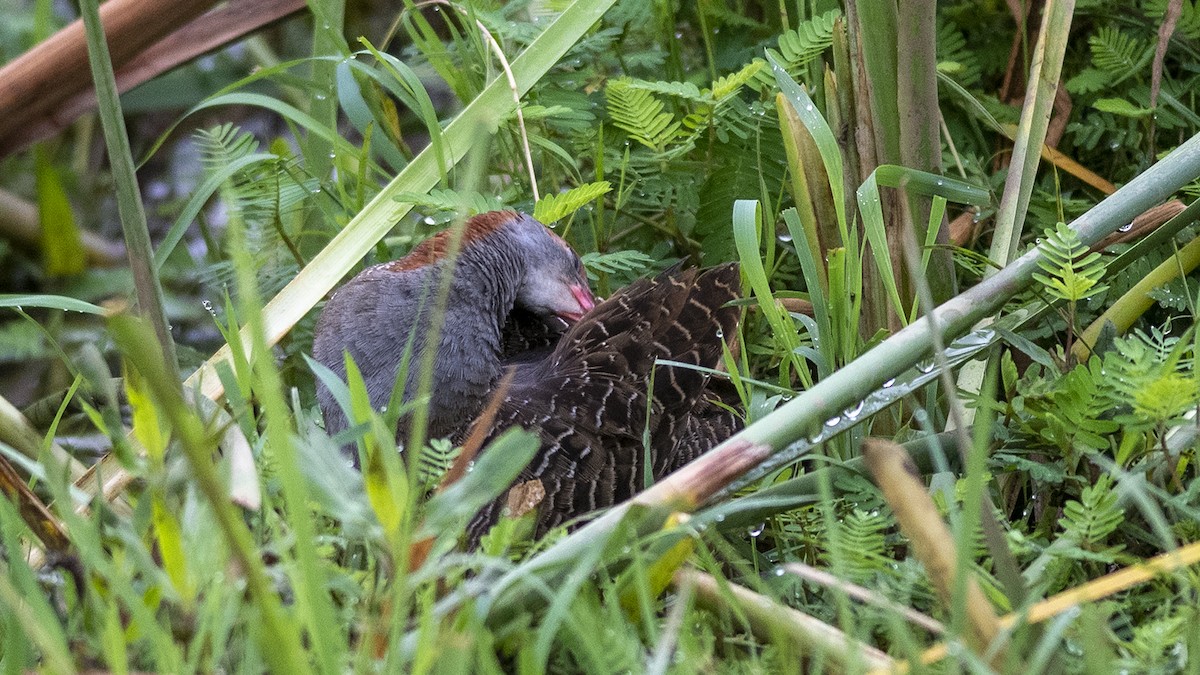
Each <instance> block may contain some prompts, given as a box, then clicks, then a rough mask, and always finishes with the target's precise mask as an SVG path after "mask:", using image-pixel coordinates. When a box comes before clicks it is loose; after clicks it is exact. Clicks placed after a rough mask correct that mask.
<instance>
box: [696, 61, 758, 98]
mask: <svg viewBox="0 0 1200 675" xmlns="http://www.w3.org/2000/svg"><path fill="white" fill-rule="evenodd" d="M766 65H767V62H766V61H763V60H762V59H756V60H754V61H751V62H750V63H747V64H746V65H744V66H742V68H741V70H738V71H737V72H736V73H730V74H728V75H724V76H722V77H718V78H717V79H716V80H714V81H713V83H712V88H711V89H710V91H711V92H712V98H713V99H715V100H717V101H720V100H722V99H724V98H726V97H728V96H733V95H734V94H736V93H737V92H738V90H740V89H741V88H742V87H744V86H746V85H747V84H749V83H750V81H751V80H753V79H754V77H755V76H756V75H758V73H759V71H761V70H762V69H763V68H764V67H766Z"/></svg>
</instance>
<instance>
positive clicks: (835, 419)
mask: <svg viewBox="0 0 1200 675" xmlns="http://www.w3.org/2000/svg"><path fill="white" fill-rule="evenodd" d="M841 421H842V418H841V417H840V416H839V415H834V416H833V417H830V418H829V419H827V420H825V426H827V427H836V426H837V425H838V423H839V422H841Z"/></svg>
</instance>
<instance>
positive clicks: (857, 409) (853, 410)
mask: <svg viewBox="0 0 1200 675" xmlns="http://www.w3.org/2000/svg"><path fill="white" fill-rule="evenodd" d="M865 404H866V401H859V402H858V405H852V406H850V407H849V408H846V410H845V411H844V412H843V414H844V415H845V416H846V419H848V420H852V419H856V418H857V417H858V416H859V415H861V414H862V411H863V406H864V405H865Z"/></svg>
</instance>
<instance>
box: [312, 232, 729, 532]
mask: <svg viewBox="0 0 1200 675" xmlns="http://www.w3.org/2000/svg"><path fill="white" fill-rule="evenodd" d="M450 236H451V235H450V234H448V233H441V234H438V235H435V236H434V237H432V238H430V239H428V240H426V241H425V242H423V243H422V244H420V245H418V246H417V247H416V248H414V249H413V251H412V252H410V253H409V254H408V255H407V256H405V257H404V258H401V259H399V260H397V261H394V262H391V263H384V264H382V265H377V266H375V267H372V268H369V269H367V270H365V271H364V272H362V273H361V274H359V275H358V276H357V277H355V278H354V279H352V280H351V281H350V282H348V283H347V284H346V285H345V286H343V287H342V288H341V289H339V290H338V291H336V292H335V293H334V294H333V295H332V296H331V297H330V299H329V300H328V302H327V303H326V306H325V308H324V310H323V311H322V313H321V316H320V317H319V319H318V321H317V327H316V335H315V339H314V349H313V352H314V356H315V358H316V360H317V361H319V362H320V363H322V364H323V365H325V366H327V367H329V368H330V369H332V370H333V371H334V372H335V373H337V374H338V375H339V376H341V377H344V376H345V368H344V365H343V353H345V352H348V353H349V354H350V355H351V356H352V357H353V358H354V360H355V362H356V363H357V364H358V367H359V369H360V371H361V372H362V373H363V377H364V380H365V382H366V384H367V391H368V393H369V394H370V398H371V403H372V405H373V406H375V407H376V408H378V407H380V406H382V405H384V404H386V403H387V402H388V400H389V398H390V395H391V391H392V387H393V383H394V382H395V381H396V378H397V372H398V370H399V369H400V368H401V361H402V359H403V356H404V353H405V350H406V349H407V348H408V347H407V345H408V344H409V343H410V342H411V343H412V345H413V346H412V348H411V351H412V356H411V357H410V359H409V360H410V362H411V363H414V364H415V363H419V362H420V361H419V356H418V355H419V354H423V353H424V350H425V348H426V346H427V345H426V343H425V340H426V338H427V336H428V332H429V331H428V328H429V315H430V310H429V306H430V304H431V303H432V300H431V297H432V293H433V290H432V289H435V288H436V287H437V285H438V282H439V281H440V280H442V279H443V275H445V274H446V273H448V272H449V271H450V265H451V264H453V265H454V267H453V276H452V278H451V281H450V292H449V295H448V300H447V302H446V321H445V323H444V326H443V329H442V331H441V334H440V336H439V338H438V342H437V345H436V349H435V352H434V357H433V369H432V386H431V392H432V395H431V398H430V400H429V402H428V405H429V436H431V437H448V438H450V439H451V440H452V441H454V442H456V443H461V442H462V441H463V440H464V439H465V438H467V437H468V436H470V437H471V438H472V439H473V440H474V439H476V438H481V439H483V443H482V444H481V446H480V447H483V448H485V450H484V452H486V451H487V450H486V448H487V444H488V443H489V442H490V441H491V440H494V439H495V438H497V437H498V436H499V435H500V434H502V433H503V432H504V431H505V430H507V429H509V428H511V427H522V428H524V429H527V430H529V431H531V432H533V433H534V434H535V436H536V437H537V439H538V441H539V444H540V447H539V448H538V450H537V451H536V453H535V454H534V457H533V459H532V461H531V462H530V463H529V464H528V465H527V466H526V467H525V468H524V469H523V470H522V471H521V472H520V474H519V475H518V477H517V479H516V480H515V481H514V482H513V485H512V487H513V489H514V491H515V489H516V488H517V487H519V486H527V485H530V484H537V485H538V487H539V490H538V491H537V492H536V494H538V495H540V496H539V497H538V498H537V499H536V500H535V501H536V505H535V508H536V511H537V515H536V519H535V525H536V526H535V536H542V535H544V534H545V533H546V532H548V531H550V530H551V529H553V528H554V527H557V526H559V525H562V524H565V523H569V522H571V521H573V520H575V519H576V518H577V517H578V516H581V515H583V514H585V513H587V512H591V511H594V510H596V509H600V508H603V507H607V506H611V505H612V504H616V503H618V502H621V501H624V500H625V499H628V498H629V497H631V496H633V495H634V494H635V493H636V492H638V491H639V490H640V488H641V487H642V486H643V484H644V476H645V474H646V472H647V471H646V470H647V468H649V473H650V474H651V475H652V476H653V477H654V478H655V479H656V480H657V479H659V478H661V477H663V476H665V475H666V474H668V473H670V472H672V471H674V470H675V469H676V468H678V467H680V466H682V465H683V464H686V463H687V462H689V461H691V460H692V459H694V458H695V457H696V456H698V455H699V454H701V453H702V452H704V451H706V450H708V449H709V448H711V447H712V446H714V445H716V444H717V443H718V442H720V441H721V440H724V439H725V438H727V437H729V436H730V435H732V434H733V433H734V432H736V431H737V430H738V429H739V428H740V426H741V418H740V416H739V415H738V414H737V413H736V412H735V407H736V403H737V401H736V399H737V396H736V394H735V393H733V392H731V391H730V388H729V387H727V386H724V385H725V384H727V383H722V382H720V381H718V380H714V379H713V378H711V376H710V375H709V374H708V373H707V372H706V371H705V370H702V369H714V368H718V367H719V366H720V365H721V363H722V354H723V350H724V348H725V347H724V343H725V342H726V341H732V339H733V337H734V336H735V335H736V332H737V326H738V321H739V318H740V310H739V309H738V308H737V307H736V306H732V305H730V304H729V303H730V301H732V300H735V299H737V298H739V297H741V285H740V272H739V270H738V267H737V265H736V264H734V263H727V264H725V265H720V266H717V267H713V268H709V269H706V270H700V269H696V268H690V269H684V268H683V267H682V266H681V265H676V266H674V267H671V268H669V269H667V270H666V271H664V272H662V273H660V274H658V275H656V276H654V277H649V278H644V279H639V280H637V281H635V282H633V283H632V284H630V285H629V286H626V287H625V288H623V289H621V290H619V291H617V292H616V293H615V294H614V295H613V296H612V297H610V298H608V299H607V300H604V301H602V302H599V303H597V302H596V298H595V297H594V296H593V295H592V294H591V291H590V290H589V288H588V285H587V276H586V273H585V271H584V269H583V266H582V264H581V262H580V259H579V257H578V255H577V254H575V253H574V251H572V250H571V248H570V247H569V246H568V245H567V244H566V242H564V241H563V240H562V239H561V238H559V237H558V236H557V235H555V234H554V233H553V232H552V231H551V230H549V229H548V228H546V227H545V226H544V225H542V224H541V223H539V222H538V221H536V220H535V219H533V218H532V217H530V216H528V215H525V214H520V213H517V212H515V211H498V212H489V213H484V214H480V215H477V216H475V217H473V218H471V219H469V220H468V221H467V222H466V223H465V225H464V228H463V231H462V239H461V248H460V252H459V254H458V256H457V260H456V262H455V263H451V261H450V259H449V258H447V252H448V251H449V246H450V239H449V237H450ZM663 360H666V361H674V362H678V363H682V364H686V365H688V366H697V367H699V368H688V367H679V366H676V365H669V366H668V365H664V364H661V363H659V361H663ZM416 371H417V369H416V368H410V372H409V373H408V377H407V380H406V382H405V383H404V386H405V389H404V400H405V401H410V400H412V397H413V396H415V394H416ZM506 373H508V374H510V375H511V377H510V378H509V381H508V384H507V387H506V388H505V389H504V390H503V391H502V392H501V393H500V395H498V396H497V397H496V401H494V402H493V401H492V397H493V395H494V394H495V393H496V388H497V384H498V383H499V382H500V380H501V378H503V377H504V376H505V374H506ZM317 397H318V401H319V403H320V405H321V408H322V412H323V413H324V415H325V420H326V430H327V431H328V432H329V433H330V434H331V435H332V434H336V433H339V432H341V431H343V430H344V429H345V428H346V419H345V415H344V413H343V412H342V411H341V409H340V407H339V406H338V405H337V403H336V402H335V401H334V400H333V396H332V394H331V393H330V392H329V391H328V390H327V389H325V388H324V387H323V386H322V385H320V384H319V385H318V396H317ZM485 406H490V407H491V408H492V409H491V410H489V411H488V412H489V413H490V414H487V415H482V414H481V413H482V412H483V409H484V407H485ZM484 425H486V426H484ZM481 427H482V428H481ZM405 431H406V427H405V422H404V420H403V419H402V420H401V424H400V427H399V428H398V429H397V434H398V436H397V437H398V439H403V438H404V433H405ZM647 458H648V459H649V461H650V465H649V467H647V464H646V459H647ZM508 497H509V496H508V495H501V497H499V498H497V499H496V500H494V501H493V502H492V503H490V504H488V505H487V506H485V507H484V508H483V509H481V510H480V511H479V513H478V514H476V516H475V517H474V518H473V519H471V521H470V523H469V525H468V527H467V532H466V545H467V547H468V548H474V547H476V546H477V545H478V543H479V542H480V540H481V538H482V537H483V535H484V534H485V533H486V532H487V531H488V529H489V528H490V527H491V525H493V524H495V522H497V521H498V519H499V518H500V516H501V514H502V513H503V512H504V509H505V507H506V505H507V503H508Z"/></svg>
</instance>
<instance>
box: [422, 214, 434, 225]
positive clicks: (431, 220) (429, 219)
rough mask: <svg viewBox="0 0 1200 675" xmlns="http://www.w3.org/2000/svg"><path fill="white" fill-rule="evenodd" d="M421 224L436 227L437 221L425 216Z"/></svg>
mask: <svg viewBox="0 0 1200 675" xmlns="http://www.w3.org/2000/svg"><path fill="white" fill-rule="evenodd" d="M421 222H423V223H425V224H426V225H437V221H436V220H434V219H433V216H425V219H424V220H422V221H421Z"/></svg>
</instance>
